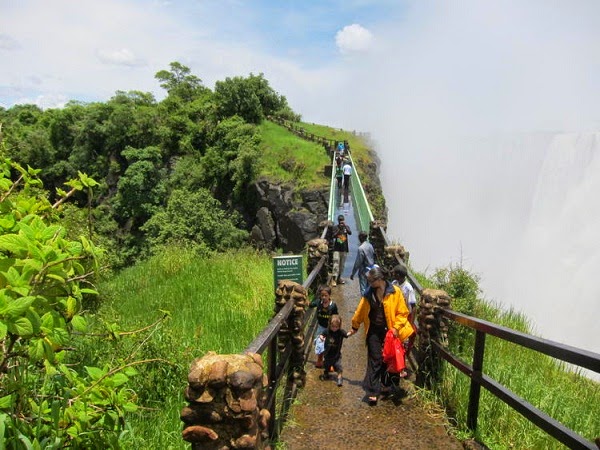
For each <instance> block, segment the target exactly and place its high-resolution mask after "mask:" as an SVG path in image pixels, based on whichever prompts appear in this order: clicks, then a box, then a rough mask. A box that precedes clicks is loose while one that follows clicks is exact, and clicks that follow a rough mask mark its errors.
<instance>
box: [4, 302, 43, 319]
mask: <svg viewBox="0 0 600 450" xmlns="http://www.w3.org/2000/svg"><path fill="white" fill-rule="evenodd" d="M34 300H35V297H20V298H18V299H16V300H13V301H12V302H9V304H8V305H6V306H5V307H4V308H3V309H2V310H1V311H0V314H3V315H4V316H5V317H7V318H9V319H12V318H16V317H19V316H22V315H23V314H24V313H25V311H27V309H28V308H29V307H30V306H31V304H32V303H33V301H34Z"/></svg>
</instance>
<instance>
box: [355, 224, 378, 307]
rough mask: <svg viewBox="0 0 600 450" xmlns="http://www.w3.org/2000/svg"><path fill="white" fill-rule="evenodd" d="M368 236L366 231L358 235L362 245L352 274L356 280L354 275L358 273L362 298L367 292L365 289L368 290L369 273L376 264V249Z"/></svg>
mask: <svg viewBox="0 0 600 450" xmlns="http://www.w3.org/2000/svg"><path fill="white" fill-rule="evenodd" d="M368 236H369V235H368V234H367V233H366V232H365V231H361V232H360V233H358V241H359V242H360V245H359V247H358V252H357V253H356V259H355V260H354V266H353V267H352V273H351V274H350V279H351V280H354V275H356V274H357V273H358V284H359V286H360V295H361V296H362V295H363V293H364V292H365V289H367V272H368V271H369V269H371V268H372V267H373V265H374V264H375V249H374V248H373V245H372V244H371V243H370V242H369V241H368V240H367V238H368Z"/></svg>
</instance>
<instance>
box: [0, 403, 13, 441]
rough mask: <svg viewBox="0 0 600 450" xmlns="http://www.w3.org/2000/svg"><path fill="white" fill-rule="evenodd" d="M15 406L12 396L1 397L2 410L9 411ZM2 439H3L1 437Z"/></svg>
mask: <svg viewBox="0 0 600 450" xmlns="http://www.w3.org/2000/svg"><path fill="white" fill-rule="evenodd" d="M12 404H13V396H12V394H11V395H5V396H4V397H0V409H9V408H11V407H12ZM0 437H2V436H1V435H0Z"/></svg>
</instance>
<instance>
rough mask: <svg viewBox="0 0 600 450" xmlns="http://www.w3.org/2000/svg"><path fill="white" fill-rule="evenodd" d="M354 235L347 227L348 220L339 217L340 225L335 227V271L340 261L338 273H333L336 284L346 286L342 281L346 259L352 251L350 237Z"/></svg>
mask: <svg viewBox="0 0 600 450" xmlns="http://www.w3.org/2000/svg"><path fill="white" fill-rule="evenodd" d="M351 234H352V230H350V227H349V226H348V225H346V219H345V218H344V215H343V214H340V215H339V216H338V224H337V225H336V226H335V227H333V231H332V236H333V261H334V262H333V265H334V269H335V266H336V264H335V262H336V259H337V260H338V261H339V262H338V264H337V272H336V271H335V270H334V271H333V282H332V284H333V285H334V286H335V285H336V284H344V283H345V281H344V280H343V279H342V273H344V265H345V264H346V257H347V256H348V252H349V251H350V249H349V247H348V236H349V235H351Z"/></svg>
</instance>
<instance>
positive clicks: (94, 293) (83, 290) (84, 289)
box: [80, 288, 99, 295]
mask: <svg viewBox="0 0 600 450" xmlns="http://www.w3.org/2000/svg"><path fill="white" fill-rule="evenodd" d="M80 292H81V293H82V294H93V295H99V294H98V291H96V290H95V289H89V288H83V289H81V291H80Z"/></svg>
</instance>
